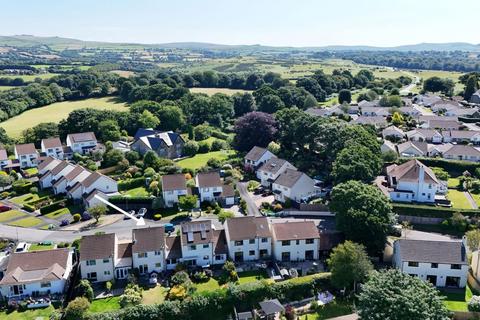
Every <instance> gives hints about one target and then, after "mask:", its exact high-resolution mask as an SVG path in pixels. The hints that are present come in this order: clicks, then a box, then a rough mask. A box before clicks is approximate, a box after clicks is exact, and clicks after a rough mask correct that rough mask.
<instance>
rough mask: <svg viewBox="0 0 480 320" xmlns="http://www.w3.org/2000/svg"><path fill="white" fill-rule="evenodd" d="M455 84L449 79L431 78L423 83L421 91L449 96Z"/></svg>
mask: <svg viewBox="0 0 480 320" xmlns="http://www.w3.org/2000/svg"><path fill="white" fill-rule="evenodd" d="M454 87H455V83H453V81H452V80H451V79H442V78H440V77H431V78H428V79H426V80H425V81H424V82H423V90H425V91H430V92H442V93H443V94H445V95H448V96H451V95H452V94H453V89H454Z"/></svg>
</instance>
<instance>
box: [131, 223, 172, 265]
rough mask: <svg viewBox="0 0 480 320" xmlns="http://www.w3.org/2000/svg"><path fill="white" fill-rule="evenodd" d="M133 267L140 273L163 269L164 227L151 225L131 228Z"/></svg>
mask: <svg viewBox="0 0 480 320" xmlns="http://www.w3.org/2000/svg"><path fill="white" fill-rule="evenodd" d="M132 232H133V235H132V259H133V267H134V268H138V270H139V272H140V274H148V273H152V272H156V273H160V272H162V271H163V270H165V229H164V227H152V228H144V229H134V230H132Z"/></svg>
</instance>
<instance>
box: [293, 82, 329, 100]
mask: <svg viewBox="0 0 480 320" xmlns="http://www.w3.org/2000/svg"><path fill="white" fill-rule="evenodd" d="M297 87H302V88H304V89H305V90H307V91H308V92H310V93H311V94H312V95H313V96H314V97H315V99H317V101H325V98H326V96H327V94H326V92H325V90H323V89H322V86H321V85H320V84H319V83H318V81H317V80H316V79H315V78H302V79H299V80H298V81H297Z"/></svg>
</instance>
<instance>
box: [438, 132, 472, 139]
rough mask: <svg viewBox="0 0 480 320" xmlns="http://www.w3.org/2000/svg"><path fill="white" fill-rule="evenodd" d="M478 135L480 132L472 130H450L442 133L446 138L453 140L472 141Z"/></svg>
mask: <svg viewBox="0 0 480 320" xmlns="http://www.w3.org/2000/svg"><path fill="white" fill-rule="evenodd" d="M478 134H480V132H479V131H471V130H449V131H443V132H442V135H443V136H444V137H450V138H452V139H471V138H473V137H474V136H476V135H478Z"/></svg>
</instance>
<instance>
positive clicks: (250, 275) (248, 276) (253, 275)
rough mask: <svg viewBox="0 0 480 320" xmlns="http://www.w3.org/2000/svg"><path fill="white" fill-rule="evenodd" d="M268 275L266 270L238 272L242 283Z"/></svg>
mask: <svg viewBox="0 0 480 320" xmlns="http://www.w3.org/2000/svg"><path fill="white" fill-rule="evenodd" d="M267 278H268V275H267V273H266V272H265V271H264V270H252V271H244V272H239V273H238V282H239V283H240V284H243V283H248V282H254V281H258V280H262V279H267Z"/></svg>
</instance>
